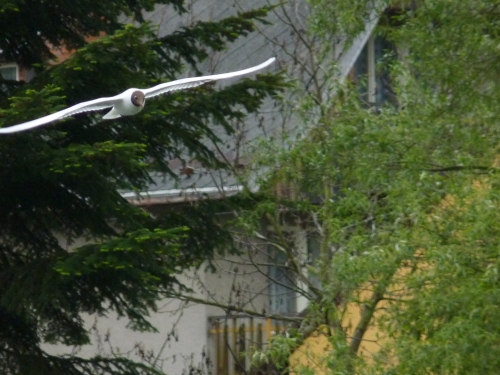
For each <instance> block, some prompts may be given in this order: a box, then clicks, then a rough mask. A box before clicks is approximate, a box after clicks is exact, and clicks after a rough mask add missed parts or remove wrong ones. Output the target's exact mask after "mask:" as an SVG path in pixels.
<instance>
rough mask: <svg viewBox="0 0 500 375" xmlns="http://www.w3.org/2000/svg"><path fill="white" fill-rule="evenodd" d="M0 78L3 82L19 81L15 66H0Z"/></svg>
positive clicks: (17, 70)
mask: <svg viewBox="0 0 500 375" xmlns="http://www.w3.org/2000/svg"><path fill="white" fill-rule="evenodd" d="M0 76H1V78H2V79H5V80H13V81H18V80H19V69H18V67H17V65H16V64H0Z"/></svg>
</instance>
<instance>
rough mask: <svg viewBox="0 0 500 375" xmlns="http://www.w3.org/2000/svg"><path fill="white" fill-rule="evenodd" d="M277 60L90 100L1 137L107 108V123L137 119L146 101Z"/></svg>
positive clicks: (6, 130) (4, 130) (11, 128)
mask: <svg viewBox="0 0 500 375" xmlns="http://www.w3.org/2000/svg"><path fill="white" fill-rule="evenodd" d="M274 60H275V58H274V57H273V58H270V59H269V60H267V61H265V62H264V63H262V64H260V65H257V66H254V67H252V68H248V69H244V70H239V71H236V72H231V73H223V74H216V75H211V76H203V77H192V78H184V79H180V80H177V81H173V82H167V83H162V84H159V85H157V86H154V87H151V88H149V89H136V88H131V89H128V90H126V91H124V92H122V93H121V94H118V95H116V96H112V97H108V98H100V99H95V100H90V101H88V102H84V103H80V104H76V105H74V106H72V107H69V108H66V109H63V110H62V111H59V112H56V113H53V114H51V115H48V116H45V117H41V118H39V119H36V120H32V121H28V122H25V123H23V124H19V125H14V126H9V127H7V128H0V134H7V133H16V132H20V131H24V130H28V129H32V128H35V127H38V126H41V125H45V124H48V123H50V122H54V121H57V120H61V119H63V118H65V117H68V116H72V115H74V114H77V113H81V112H89V111H99V110H102V109H105V108H111V110H110V111H109V112H108V113H107V114H106V115H104V116H103V119H105V120H111V119H115V118H118V117H121V116H133V115H136V114H137V113H139V112H140V111H141V110H142V109H143V108H144V105H145V103H146V99H148V98H152V97H155V96H158V95H161V94H165V93H168V92H171V91H177V90H183V89H188V88H191V87H196V86H200V85H202V84H204V83H207V82H211V81H217V80H221V79H227V78H232V77H237V76H242V75H245V74H249V73H252V72H255V71H257V70H260V69H263V68H265V67H266V66H268V65H270V64H271V63H273V62H274Z"/></svg>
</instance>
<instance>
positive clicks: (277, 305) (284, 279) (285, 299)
mask: <svg viewBox="0 0 500 375" xmlns="http://www.w3.org/2000/svg"><path fill="white" fill-rule="evenodd" d="M269 260H270V263H271V266H269V269H268V272H269V279H270V283H269V308H270V310H271V312H272V313H274V314H287V313H294V312H295V310H296V308H295V302H296V295H295V289H296V288H295V276H294V274H293V272H292V271H291V270H290V269H289V268H288V267H287V264H286V261H287V257H286V255H285V254H283V253H282V252H281V251H278V250H276V249H275V248H274V247H272V246H269Z"/></svg>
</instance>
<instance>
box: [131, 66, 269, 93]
mask: <svg viewBox="0 0 500 375" xmlns="http://www.w3.org/2000/svg"><path fill="white" fill-rule="evenodd" d="M274 60H276V59H275V58H274V57H272V58H270V59H269V60H267V61H265V62H263V63H262V64H259V65H257V66H254V67H252V68H248V69H244V70H238V71H237V72H231V73H223V74H215V75H212V76H203V77H192V78H184V79H179V80H177V81H172V82H167V83H162V84H159V85H157V86H154V87H151V88H150V89H141V91H142V92H143V93H144V95H145V96H146V98H152V97H153V96H157V95H161V94H165V93H167V92H171V91H176V90H182V89H187V88H190V87H195V86H200V85H203V84H204V83H207V82H210V81H217V80H220V79H227V78H232V77H238V76H242V75H245V74H250V73H253V72H256V71H257V70H260V69H263V68H265V67H266V66H268V65H270V64H272V63H273V62H274Z"/></svg>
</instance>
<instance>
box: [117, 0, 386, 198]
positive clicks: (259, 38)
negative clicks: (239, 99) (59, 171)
mask: <svg viewBox="0 0 500 375" xmlns="http://www.w3.org/2000/svg"><path fill="white" fill-rule="evenodd" d="M268 4H269V3H268V1H267V0H253V1H251V2H250V1H241V0H192V1H191V2H190V6H189V12H188V14H187V15H182V16H179V15H178V14H177V13H176V12H175V11H173V9H172V7H171V6H170V5H159V6H157V7H156V9H155V11H153V12H151V13H150V14H148V15H147V17H146V19H149V20H150V21H152V22H153V23H154V24H158V25H159V34H160V35H166V34H169V33H171V32H173V31H175V30H176V29H178V28H180V27H183V26H188V25H189V24H191V23H193V22H196V21H217V20H221V19H224V18H226V17H230V16H233V15H235V14H236V13H237V12H239V11H244V10H250V9H255V8H257V7H261V6H265V5H268ZM306 15H307V6H306V2H305V1H303V0H289V1H288V2H287V4H286V5H284V6H283V8H276V10H275V11H274V12H272V13H271V14H270V16H269V18H268V21H270V24H266V25H262V24H261V25H259V30H258V31H257V32H253V33H251V34H250V35H249V36H247V37H244V38H240V39H238V40H237V41H236V42H235V43H233V44H231V45H230V46H229V48H228V50H227V51H224V52H223V53H220V52H219V53H213V54H212V55H211V56H210V57H209V59H207V61H206V62H205V63H204V65H203V66H201V67H200V70H202V71H203V72H204V73H206V74H216V73H224V72H230V71H235V70H240V69H245V68H248V67H251V66H254V65H257V64H259V63H261V62H263V61H265V60H267V59H268V58H270V57H272V56H275V57H276V58H277V61H276V63H275V64H273V65H271V66H270V67H268V68H266V72H273V71H281V70H286V71H287V72H288V74H289V76H290V77H291V78H294V79H297V80H298V82H299V83H302V85H303V87H306V86H307V81H308V78H309V75H308V73H307V69H304V66H305V67H306V68H307V66H311V64H313V65H314V64H317V63H318V62H317V61H314V62H312V61H311V59H310V56H309V52H308V49H307V48H306V46H305V45H304V44H301V43H300V42H298V41H299V40H300V39H301V37H302V36H303V35H305V31H304V30H305V25H304V24H303V23H304V22H305V19H306ZM373 15H374V16H373V17H372V19H371V20H370V21H369V22H368V23H367V26H366V30H365V32H364V33H362V34H360V36H359V37H358V38H357V39H356V40H355V42H354V43H353V44H352V45H350V47H349V49H347V50H344V47H343V43H342V40H341V38H339V39H338V40H337V41H336V46H335V48H334V51H333V54H334V55H332V56H331V59H336V60H337V61H338V74H339V76H340V79H343V78H344V77H345V76H346V75H347V74H348V72H349V70H350V69H351V67H352V65H353V64H354V62H355V60H356V58H357V56H358V55H359V53H360V51H361V49H362V47H363V46H364V44H365V43H366V40H367V39H368V38H369V36H370V34H371V32H372V30H373V28H374V27H375V25H376V22H377V19H376V17H375V12H374V13H373ZM284 20H286V22H285V21H284ZM291 54H293V55H294V56H295V58H296V59H299V61H300V62H301V64H296V63H294V62H293V58H292V57H291V56H290V55H291ZM192 75H194V72H190V71H189V70H188V71H187V72H186V76H192ZM228 81H229V82H228ZM228 81H225V82H224V83H219V85H221V84H222V85H225V84H230V83H231V81H232V80H228ZM233 82H234V81H233ZM324 91H325V92H324V95H325V97H328V95H330V93H329V92H327V91H328V89H325V90H324ZM287 99H288V101H287V102H286V104H285V105H282V104H280V103H276V102H274V101H272V100H271V99H269V100H267V101H266V103H265V104H264V105H263V106H262V108H261V110H260V113H259V114H257V115H250V116H248V118H247V119H246V121H244V122H243V123H238V124H235V127H236V129H237V131H236V132H235V134H233V135H232V136H228V135H227V134H225V133H224V132H223V131H222V130H218V131H217V130H216V133H217V135H218V136H219V137H220V139H222V140H223V143H224V158H226V159H229V161H231V162H237V163H243V164H244V163H245V162H246V163H248V162H249V160H251V158H250V155H251V154H252V153H253V152H254V147H253V146H255V145H256V143H257V142H258V141H259V139H263V138H269V137H280V136H281V135H282V134H283V132H285V133H298V132H300V131H301V127H303V126H304V125H303V124H304V121H300V120H299V119H298V118H297V117H296V116H295V114H294V113H295V111H294V108H293V106H294V103H295V100H294V96H293V93H289V96H288V97H287ZM236 157H238V158H239V160H235V159H236ZM186 159H187V160H188V158H186ZM243 160H244V161H245V162H243ZM169 163H170V166H171V167H172V170H174V171H176V172H178V173H179V178H178V179H177V180H176V179H175V178H172V177H171V176H163V175H152V177H153V180H154V184H152V185H151V186H150V187H149V188H148V191H146V192H141V193H140V194H135V193H124V194H123V196H124V197H126V198H128V199H131V200H134V201H137V203H139V204H159V203H174V202H181V201H186V200H192V199H200V198H203V197H208V198H220V197H223V196H227V195H233V194H235V193H237V192H238V191H240V190H241V186H240V185H239V183H238V179H237V178H236V177H235V176H234V175H232V174H231V173H229V172H227V171H213V170H207V169H205V168H203V167H201V166H199V165H193V164H192V163H191V164H186V162H185V161H180V160H171V161H170V162H169ZM186 165H187V167H188V169H186V168H185V166H186ZM254 188H257V186H254ZM139 198H140V201H139V200H138V199H139Z"/></svg>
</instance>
